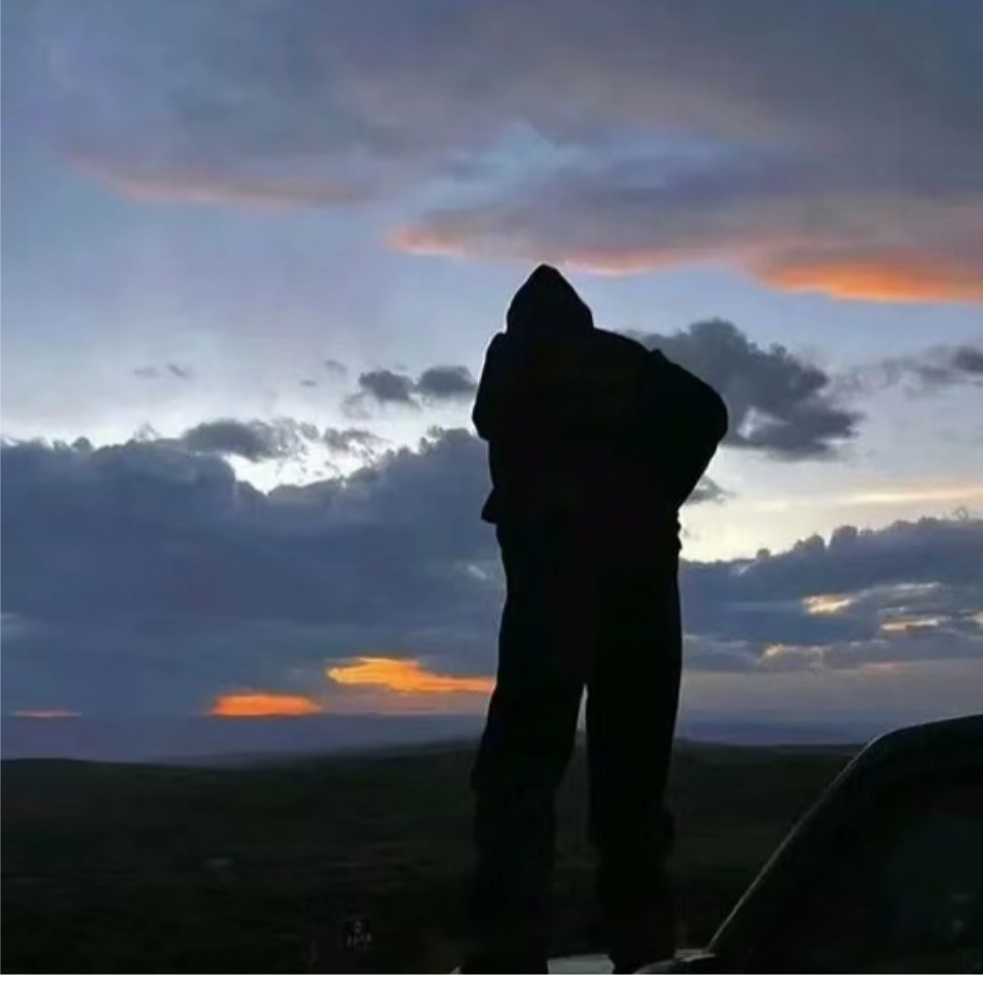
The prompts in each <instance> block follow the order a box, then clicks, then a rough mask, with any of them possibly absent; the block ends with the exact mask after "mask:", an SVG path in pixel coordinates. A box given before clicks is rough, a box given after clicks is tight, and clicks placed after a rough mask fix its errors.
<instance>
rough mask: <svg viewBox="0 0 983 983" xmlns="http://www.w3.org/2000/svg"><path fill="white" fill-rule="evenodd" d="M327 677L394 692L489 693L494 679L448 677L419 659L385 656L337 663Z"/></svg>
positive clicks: (351, 684)
mask: <svg viewBox="0 0 983 983" xmlns="http://www.w3.org/2000/svg"><path fill="white" fill-rule="evenodd" d="M327 676H328V679H330V680H332V681H333V682H336V683H339V684H340V685H342V686H365V687H372V688H374V689H381V690H386V691H388V692H391V693H399V694H406V695H413V694H418V693H427V694H434V693H436V694H445V695H446V694H459V693H481V694H488V693H491V691H492V690H493V689H494V687H495V681H494V680H493V679H491V678H490V677H488V676H449V675H443V674H441V673H436V672H431V671H430V670H429V669H425V668H424V667H423V666H421V665H420V660H419V659H401V658H393V657H391V656H382V655H364V656H360V657H359V658H357V659H355V661H354V662H352V663H351V664H349V665H345V666H334V667H333V668H331V669H328V671H327Z"/></svg>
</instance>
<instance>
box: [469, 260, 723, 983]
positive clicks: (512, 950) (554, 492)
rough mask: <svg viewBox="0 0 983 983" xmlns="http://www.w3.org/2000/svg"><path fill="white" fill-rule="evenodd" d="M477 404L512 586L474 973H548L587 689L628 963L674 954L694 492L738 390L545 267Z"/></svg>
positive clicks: (478, 812) (529, 286)
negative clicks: (684, 590)
mask: <svg viewBox="0 0 983 983" xmlns="http://www.w3.org/2000/svg"><path fill="white" fill-rule="evenodd" d="M473 421H474V424H475V426H476V428H477V431H478V434H479V435H480V436H481V437H482V438H483V439H484V440H485V441H487V443H488V454H489V469H490V472H491V481H492V491H491V495H490V497H489V499H488V501H487V502H486V504H485V507H484V510H483V512H482V518H483V519H484V520H485V521H487V522H490V523H492V524H494V525H495V527H496V534H497V538H498V543H499V547H500V550H501V556H502V563H503V566H504V570H505V578H506V587H507V597H506V601H505V606H504V609H503V612H502V618H501V625H500V632H499V663H498V675H497V680H496V687H495V691H494V694H493V695H492V699H491V702H490V704H489V708H488V718H487V721H486V725H485V730H484V733H483V736H482V740H481V745H480V748H479V751H478V754H477V758H476V761H475V764H474V769H473V773H472V786H473V789H474V792H475V799H476V803H475V815H474V838H475V848H476V853H477V863H476V868H475V871H474V874H473V879H472V884H471V891H470V905H471V916H472V919H473V926H474V929H475V938H474V939H473V943H474V946H473V951H472V953H471V955H470V956H469V958H468V959H467V960H466V961H465V963H464V966H463V967H462V969H463V971H464V972H472V973H475V972H524V971H525V972H545V971H546V956H547V951H548V935H549V904H548V896H549V892H550V880H551V875H552V868H553V859H554V825H555V807H554V797H555V792H556V789H557V787H558V785H559V783H560V780H561V778H562V776H563V773H564V771H565V769H566V766H567V764H568V762H569V759H570V757H571V754H572V751H573V747H574V741H575V734H576V728H577V721H578V717H579V713H580V704H581V699H582V695H583V692H584V690H585V688H586V692H587V704H586V725H587V754H588V765H589V775H590V800H589V805H590V834H591V840H592V843H593V845H594V847H595V849H596V852H597V854H598V864H597V874H596V890H597V895H598V901H599V903H600V907H601V910H602V914H603V916H604V920H605V924H606V926H607V933H608V950H609V954H610V956H611V958H612V961H613V962H614V965H615V968H616V971H618V972H631V971H634V970H635V969H637V968H639V967H640V966H642V965H643V964H645V963H648V962H652V961H655V960H658V959H661V958H667V957H668V956H671V955H672V954H673V952H674V950H675V919H674V916H673V910H672V898H671V890H670V883H669V877H668V873H667V870H666V860H667V858H668V855H669V852H670V848H671V845H672V840H673V822H672V817H671V815H670V813H669V812H668V810H667V809H666V806H665V803H664V796H665V786H666V779H667V773H668V769H669V763H670V755H671V748H672V740H673V733H674V730H675V724H676V710H677V703H678V695H679V680H680V664H681V650H682V632H681V626H680V610H679V593H678V585H677V571H678V558H679V549H680V544H679V523H678V518H677V516H678V509H679V507H680V506H681V505H682V504H683V502H684V501H685V500H686V499H687V498H688V497H689V495H690V494H691V493H692V491H693V490H694V488H695V487H696V485H697V483H698V481H699V480H700V477H701V476H702V475H703V473H704V471H705V470H706V467H707V465H708V464H709V462H710V460H711V458H712V456H713V454H714V453H715V451H716V448H717V445H718V443H719V442H720V440H722V439H723V436H724V434H725V433H726V430H727V411H726V408H725V406H724V403H723V401H722V400H721V398H720V397H719V396H718V395H717V393H716V392H714V390H713V389H711V388H710V387H709V386H708V385H706V384H705V383H704V382H702V381H701V380H699V379H697V378H696V377H695V376H693V375H691V374H690V373H689V372H687V371H686V370H684V369H682V368H681V367H679V366H677V365H675V364H674V363H672V362H671V361H669V360H668V359H667V358H665V357H664V356H663V355H662V354H661V353H660V352H658V351H649V350H648V349H646V348H645V347H644V346H643V345H642V344H640V343H639V342H636V341H634V340H632V339H630V338H627V337H624V336H622V335H618V334H614V333H612V332H608V331H604V330H601V329H599V328H597V327H595V325H594V321H593V317H592V314H591V311H590V309H589V308H588V307H587V305H586V304H585V303H584V302H583V301H582V300H581V299H580V297H579V296H578V295H577V293H576V291H575V290H574V289H573V287H572V286H571V285H570V284H569V283H568V282H567V281H566V280H565V279H564V278H563V276H562V275H561V274H560V273H559V272H558V271H557V270H555V269H553V268H551V267H549V266H539V267H537V268H536V270H535V271H534V272H533V273H532V275H531V276H530V277H529V279H528V280H527V281H526V282H525V284H524V285H523V286H522V287H521V288H520V289H519V291H518V292H517V293H516V295H515V297H514V298H513V300H512V303H511V305H510V307H509V310H508V314H507V318H506V330H505V331H504V332H502V333H499V334H497V335H496V336H495V338H494V339H493V340H492V343H491V345H490V346H489V348H488V351H487V352H486V356H485V364H484V368H483V371H482V376H481V380H480V384H479V388H478V393H477V397H476V401H475V406H474V412H473Z"/></svg>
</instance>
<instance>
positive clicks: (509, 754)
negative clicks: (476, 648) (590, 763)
mask: <svg viewBox="0 0 983 983" xmlns="http://www.w3.org/2000/svg"><path fill="white" fill-rule="evenodd" d="M501 539H502V547H503V560H504V564H505V569H506V579H507V583H508V597H507V600H506V604H505V608H504V611H503V614H502V623H501V628H500V637H499V669H498V678H497V681H496V687H495V692H494V694H493V695H492V699H491V702H490V704H489V709H488V718H487V721H486V725H485V730H484V733H483V735H482V739H481V744H480V747H479V751H478V756H477V759H476V761H475V767H474V770H473V774H472V785H473V789H474V792H475V800H476V801H475V818H474V839H475V847H476V852H477V865H476V869H475V874H474V880H473V884H472V897H471V902H472V915H473V919H474V923H475V928H476V933H477V935H478V939H477V942H478V948H479V950H480V951H483V952H484V954H485V955H484V957H483V958H484V961H485V964H486V965H489V966H495V967H499V968H502V969H503V971H504V970H505V968H506V967H507V964H508V962H509V960H510V959H512V960H513V961H517V960H523V959H524V960H526V961H527V962H528V960H530V959H533V960H535V959H542V960H545V956H546V951H547V935H548V927H549V917H548V899H549V892H550V877H551V874H552V870H553V858H554V837H555V805H554V799H555V793H556V789H557V786H558V785H559V783H560V781H561V779H562V777H563V773H564V771H565V769H566V766H567V764H568V762H569V760H570V756H571V754H572V751H573V746H574V738H575V734H576V725H577V716H578V712H579V707H580V699H581V692H582V687H583V683H582V678H581V677H580V676H579V675H578V674H577V673H576V672H575V671H573V670H572V663H571V662H570V661H569V660H567V659H565V658H564V654H563V653H562V652H559V651H557V647H558V639H559V638H561V637H563V634H564V633H563V632H562V631H558V626H557V624H556V619H557V617H558V616H559V617H562V616H561V615H560V614H559V610H558V608H557V605H556V603H555V600H556V595H555V589H554V588H555V584H556V573H557V570H558V569H559V566H560V564H561V563H562V555H559V548H560V546H559V544H558V543H557V542H556V541H555V540H552V539H548V538H545V537H542V536H529V535H527V536H525V537H516V538H515V539H513V538H511V537H509V536H508V535H505V536H502V537H501ZM510 953H511V954H512V955H510Z"/></svg>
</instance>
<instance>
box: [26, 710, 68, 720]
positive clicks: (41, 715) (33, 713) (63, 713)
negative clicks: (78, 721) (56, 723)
mask: <svg viewBox="0 0 983 983" xmlns="http://www.w3.org/2000/svg"><path fill="white" fill-rule="evenodd" d="M14 716H15V717H20V719H21V720H70V719H71V718H73V717H81V716H82V715H81V714H80V713H78V712H77V711H75V710H60V709H52V710H15V711H14Z"/></svg>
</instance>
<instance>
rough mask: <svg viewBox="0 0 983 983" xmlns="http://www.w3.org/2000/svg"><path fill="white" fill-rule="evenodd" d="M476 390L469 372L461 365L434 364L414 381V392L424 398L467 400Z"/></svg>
mask: <svg viewBox="0 0 983 983" xmlns="http://www.w3.org/2000/svg"><path fill="white" fill-rule="evenodd" d="M477 390H478V384H477V382H475V380H474V377H473V376H472V375H471V372H470V371H469V370H468V369H467V368H466V367H465V366H463V365H435V366H433V368H430V369H426V370H425V371H424V372H423V373H422V374H421V375H420V378H419V379H417V381H416V389H415V391H416V393H417V395H419V396H421V397H422V398H423V399H425V400H430V401H433V402H438V401H441V400H447V401H452V400H468V399H471V398H472V397H473V396H474V394H475V393H476V392H477Z"/></svg>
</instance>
